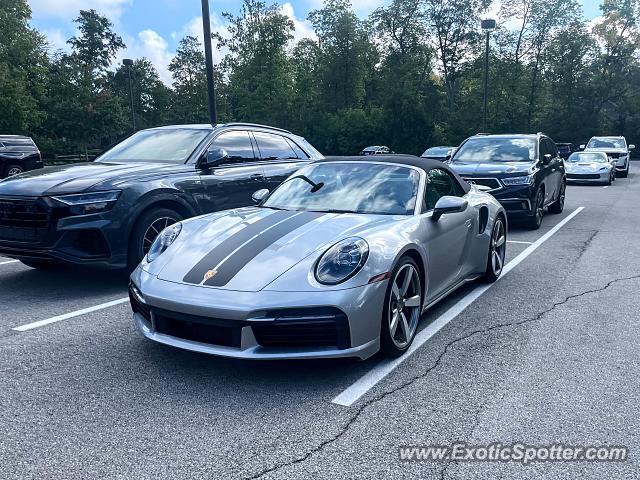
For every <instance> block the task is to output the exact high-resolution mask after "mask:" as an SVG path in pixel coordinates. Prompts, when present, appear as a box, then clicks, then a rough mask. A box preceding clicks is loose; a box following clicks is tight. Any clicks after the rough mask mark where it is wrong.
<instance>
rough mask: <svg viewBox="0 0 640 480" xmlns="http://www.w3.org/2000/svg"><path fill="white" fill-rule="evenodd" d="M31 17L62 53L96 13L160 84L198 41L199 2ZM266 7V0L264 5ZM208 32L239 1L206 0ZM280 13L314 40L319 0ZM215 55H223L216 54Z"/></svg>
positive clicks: (51, 9) (60, 5) (71, 0)
mask: <svg viewBox="0 0 640 480" xmlns="http://www.w3.org/2000/svg"><path fill="white" fill-rule="evenodd" d="M28 2H29V4H30V6H31V10H32V12H33V18H32V21H31V24H32V25H33V26H34V27H36V28H37V29H38V30H40V31H41V32H43V33H44V34H45V35H46V36H47V38H48V40H49V44H50V47H51V49H52V50H55V49H57V48H64V47H65V41H66V40H67V39H68V38H70V37H72V36H73V35H74V24H73V22H72V20H73V18H75V17H76V16H77V15H78V12H79V11H80V9H81V8H82V9H89V8H95V9H96V10H97V11H99V12H101V13H102V14H104V15H106V16H107V17H109V18H110V19H111V21H112V22H113V23H114V25H115V30H116V32H117V33H118V34H119V35H121V36H122V37H123V39H124V42H125V43H126V44H127V51H124V52H121V53H120V54H119V57H118V61H119V60H120V59H122V58H125V57H133V58H137V57H142V56H145V57H147V58H149V60H151V61H152V62H153V63H154V65H155V66H156V68H157V69H158V71H159V72H160V75H161V77H162V79H163V80H164V81H165V82H167V83H169V82H170V76H169V72H168V70H167V65H168V64H169V62H170V60H171V57H172V56H173V53H174V52H175V49H176V46H177V44H178V41H179V40H180V38H182V37H184V36H185V35H188V34H191V35H197V36H199V37H200V38H202V19H201V18H202V17H201V16H200V0H28ZM267 2H269V0H267ZM388 2H389V0H352V4H353V6H354V9H355V10H356V12H357V13H358V15H360V16H361V17H365V16H366V15H368V14H369V13H370V12H371V11H373V10H374V9H375V8H376V7H378V6H380V5H383V4H384V3H388ZM580 2H581V3H582V5H583V9H584V14H585V17H586V18H588V19H592V18H595V17H596V16H598V15H599V3H600V2H599V1H598V0H580ZM209 3H210V9H211V16H212V19H211V20H212V28H213V29H216V30H220V31H221V32H222V33H223V34H224V22H223V21H222V17H221V13H222V12H225V11H228V12H232V13H236V12H237V11H238V8H239V5H240V1H239V0H210V2H209ZM276 3H278V4H280V5H281V6H282V9H283V12H284V13H286V14H287V15H289V16H290V17H291V18H292V19H293V21H294V24H295V26H296V37H298V38H300V37H303V36H311V35H313V33H312V31H311V27H310V25H309V23H308V22H307V21H306V17H307V14H308V13H309V11H311V10H313V9H315V8H318V7H319V6H321V4H322V0H288V1H282V0H280V1H277V2H276ZM218 55H221V54H220V53H218Z"/></svg>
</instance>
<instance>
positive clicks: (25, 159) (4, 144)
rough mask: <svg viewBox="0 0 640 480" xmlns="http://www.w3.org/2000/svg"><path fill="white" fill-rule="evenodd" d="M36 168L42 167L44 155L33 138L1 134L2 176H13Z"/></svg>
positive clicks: (0, 159)
mask: <svg viewBox="0 0 640 480" xmlns="http://www.w3.org/2000/svg"><path fill="white" fill-rule="evenodd" d="M36 168H42V156H41V155H40V150H38V147H36V144H35V143H34V142H33V140H31V138H29V137H23V136H22V135H0V178H6V177H12V176H14V175H18V174H20V173H22V172H26V171H28V170H35V169H36Z"/></svg>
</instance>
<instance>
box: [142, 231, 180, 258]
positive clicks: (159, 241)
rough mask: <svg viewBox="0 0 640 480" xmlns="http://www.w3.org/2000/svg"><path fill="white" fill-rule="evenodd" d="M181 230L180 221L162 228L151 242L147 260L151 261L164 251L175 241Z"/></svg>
mask: <svg viewBox="0 0 640 480" xmlns="http://www.w3.org/2000/svg"><path fill="white" fill-rule="evenodd" d="M181 230H182V224H181V223H180V222H178V223H174V224H173V225H169V226H168V227H167V228H165V229H164V230H162V231H161V232H160V234H159V235H158V236H157V237H156V239H155V240H154V241H153V243H152V244H151V248H150V249H149V252H148V253H147V262H149V263H151V262H153V261H154V260H155V259H156V258H158V257H159V256H160V255H162V254H163V253H164V251H165V250H166V249H167V248H169V246H171V244H172V243H173V242H175V241H176V238H178V235H180V231H181Z"/></svg>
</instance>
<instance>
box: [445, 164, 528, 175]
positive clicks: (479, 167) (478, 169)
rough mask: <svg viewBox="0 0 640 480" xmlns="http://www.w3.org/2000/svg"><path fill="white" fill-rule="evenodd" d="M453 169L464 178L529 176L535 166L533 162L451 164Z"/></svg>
mask: <svg viewBox="0 0 640 480" xmlns="http://www.w3.org/2000/svg"><path fill="white" fill-rule="evenodd" d="M449 166H450V167H451V169H452V170H453V171H455V172H456V173H457V174H458V175H460V176H462V177H466V176H470V177H484V176H510V175H528V174H529V173H531V172H532V170H533V166H534V164H533V163H531V162H484V163H482V162H481V163H477V162H451V163H450V164H449Z"/></svg>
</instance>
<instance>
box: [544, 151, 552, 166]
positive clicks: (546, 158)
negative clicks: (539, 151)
mask: <svg viewBox="0 0 640 480" xmlns="http://www.w3.org/2000/svg"><path fill="white" fill-rule="evenodd" d="M552 159H553V157H552V156H551V154H550V153H545V154H544V157H542V163H543V164H545V165H549V164H550V163H551V160H552Z"/></svg>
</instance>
